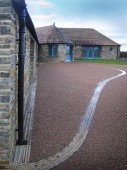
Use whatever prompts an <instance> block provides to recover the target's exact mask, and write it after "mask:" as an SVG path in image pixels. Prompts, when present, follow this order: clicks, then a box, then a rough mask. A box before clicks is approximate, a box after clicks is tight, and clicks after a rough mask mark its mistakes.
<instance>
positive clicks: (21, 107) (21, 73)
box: [16, 6, 27, 145]
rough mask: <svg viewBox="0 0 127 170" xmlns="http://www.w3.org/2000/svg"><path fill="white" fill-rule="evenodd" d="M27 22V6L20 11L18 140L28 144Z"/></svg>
mask: <svg viewBox="0 0 127 170" xmlns="http://www.w3.org/2000/svg"><path fill="white" fill-rule="evenodd" d="M25 23H26V6H23V7H22V9H21V11H20V12H19V52H18V60H19V61H18V130H17V131H18V140H17V142H16V144H17V145H26V144H27V141H25V140H24V127H23V124H24V63H25V48H26V47H25Z"/></svg>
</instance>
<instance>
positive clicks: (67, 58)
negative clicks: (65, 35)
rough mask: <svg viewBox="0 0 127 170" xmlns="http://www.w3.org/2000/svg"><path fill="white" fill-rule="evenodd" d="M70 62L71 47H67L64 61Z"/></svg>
mask: <svg viewBox="0 0 127 170" xmlns="http://www.w3.org/2000/svg"><path fill="white" fill-rule="evenodd" d="M71 60H72V46H70V45H67V46H66V61H71Z"/></svg>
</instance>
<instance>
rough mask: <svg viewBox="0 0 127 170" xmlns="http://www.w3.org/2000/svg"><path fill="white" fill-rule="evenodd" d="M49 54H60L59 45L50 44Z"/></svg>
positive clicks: (52, 55) (54, 55)
mask: <svg viewBox="0 0 127 170" xmlns="http://www.w3.org/2000/svg"><path fill="white" fill-rule="evenodd" d="M49 56H50V57H57V56H58V45H49Z"/></svg>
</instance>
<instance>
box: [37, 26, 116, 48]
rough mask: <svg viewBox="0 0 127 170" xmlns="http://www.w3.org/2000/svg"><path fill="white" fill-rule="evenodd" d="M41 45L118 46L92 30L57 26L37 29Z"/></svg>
mask: <svg viewBox="0 0 127 170" xmlns="http://www.w3.org/2000/svg"><path fill="white" fill-rule="evenodd" d="M36 32H37V36H38V39H39V43H40V44H45V43H64V44H66V43H68V44H70V43H71V44H75V45H112V46H113V45H118V46H119V44H117V43H116V42H114V41H112V40H111V39H109V38H108V37H106V36H104V35H103V34H101V33H99V32H98V31H96V30H94V29H90V28H57V27H56V26H55V25H51V26H46V27H40V28H37V29H36Z"/></svg>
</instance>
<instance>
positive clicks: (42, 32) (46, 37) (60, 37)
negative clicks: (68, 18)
mask: <svg viewBox="0 0 127 170" xmlns="http://www.w3.org/2000/svg"><path fill="white" fill-rule="evenodd" d="M36 32H37V36H38V40H39V43H40V44H45V43H46V44H47V43H61V44H63V43H64V44H66V43H69V44H72V41H71V40H70V39H69V38H68V37H67V35H66V34H65V33H64V32H63V31H62V30H60V29H59V28H57V27H56V26H55V25H51V26H45V27H39V28H36Z"/></svg>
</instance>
